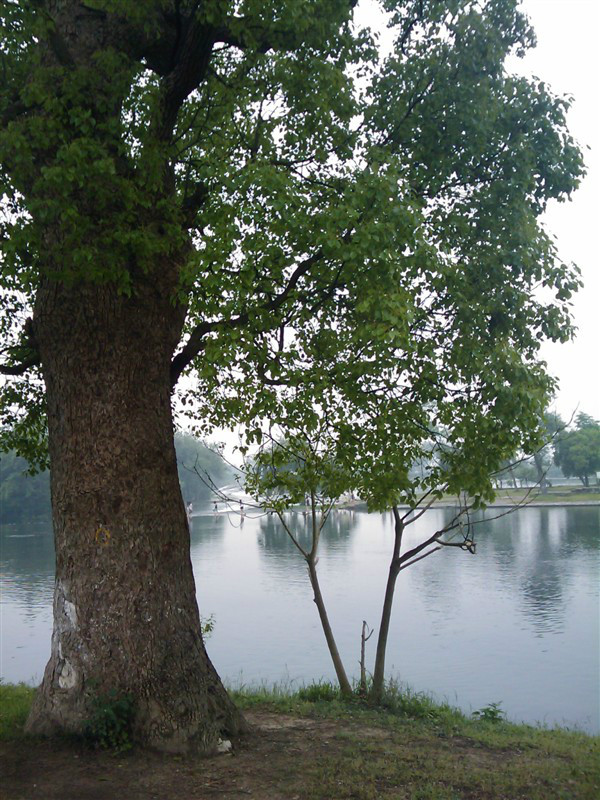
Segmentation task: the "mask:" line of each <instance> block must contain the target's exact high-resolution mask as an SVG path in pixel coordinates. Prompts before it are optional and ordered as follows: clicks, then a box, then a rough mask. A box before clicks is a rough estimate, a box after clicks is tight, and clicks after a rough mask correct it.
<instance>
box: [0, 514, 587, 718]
mask: <svg viewBox="0 0 600 800" xmlns="http://www.w3.org/2000/svg"><path fill="white" fill-rule="evenodd" d="M451 513H452V512H451V511H450V510H449V509H432V510H430V511H428V512H427V513H426V514H425V515H424V516H423V517H422V518H421V519H419V520H418V521H416V522H415V523H414V524H413V525H411V526H410V527H409V528H408V529H407V531H406V533H405V545H404V546H405V547H406V548H408V547H409V546H411V545H412V544H416V543H417V542H418V541H420V540H421V539H422V538H424V537H425V536H427V535H428V533H431V532H433V531H434V530H437V529H438V528H439V527H440V526H441V525H442V524H443V521H444V520H445V519H447V518H448V516H449V515H450V514H451ZM498 513H499V511H498V510H488V512H487V516H488V517H490V516H493V515H497V514H498ZM288 519H289V521H290V524H291V525H294V526H295V527H296V529H297V530H298V531H299V537H300V539H301V541H303V542H305V543H308V536H309V532H308V527H307V521H306V519H305V518H304V517H303V515H302V514H290V515H289V517H288ZM480 519H483V521H482V522H481V524H479V525H477V526H476V540H477V554H476V555H471V554H469V553H466V552H463V551H461V550H459V549H458V548H445V549H443V550H441V551H440V552H437V553H435V554H434V555H432V556H430V557H428V558H426V559H424V560H423V561H421V562H419V563H418V564H415V565H414V566H411V567H410V568H408V569H406V570H404V571H403V572H401V573H400V576H399V579H398V584H397V588H396V596H395V600H394V611H393V616H392V623H391V628H390V639H389V644H388V655H387V662H386V667H387V669H386V671H387V674H388V675H391V676H393V677H395V678H396V679H398V680H399V681H401V682H403V683H406V684H408V685H410V686H411V687H412V688H413V689H414V690H417V691H427V692H429V693H431V694H433V695H434V696H435V697H436V698H438V699H446V700H448V701H449V702H450V703H451V704H453V705H458V706H459V707H461V708H462V709H464V710H465V711H467V712H470V711H472V710H475V709H479V708H481V707H483V706H485V705H488V704H489V703H492V702H501V703H502V706H501V707H502V709H503V710H504V711H505V712H506V713H507V715H508V717H509V718H510V719H512V720H515V721H526V722H530V723H542V724H547V725H554V724H561V725H567V726H571V727H577V728H580V729H583V730H586V731H589V732H598V731H599V729H600V720H599V702H600V701H599V692H600V688H599V684H600V646H599V634H600V619H599V617H600V609H599V581H598V578H599V575H600V546H599V545H600V508H598V507H551V508H526V509H521V510H519V511H518V512H516V513H514V514H510V515H508V516H503V517H502V518H500V519H495V520H489V519H485V518H481V517H480ZM0 543H1V552H0V559H1V562H2V571H3V574H4V580H3V593H2V646H1V666H0V675H1V676H2V678H3V679H4V680H5V681H20V680H24V681H27V682H29V683H34V682H38V681H39V680H40V678H41V675H42V674H43V670H44V666H45V663H46V660H47V658H48V655H49V649H50V634H51V627H52V590H53V570H54V552H53V545H52V537H51V536H50V535H49V534H48V529H47V525H43V524H39V523H37V524H33V523H32V524H31V525H28V526H23V525H21V526H5V527H4V528H3V529H2V532H1V540H0ZM392 544H393V521H392V518H391V515H390V514H386V515H378V514H367V513H365V512H361V511H336V512H334V513H333V514H332V515H331V518H330V520H329V521H328V523H327V525H326V527H325V529H324V533H323V537H322V543H321V547H320V560H319V574H320V580H321V587H322V591H323V594H324V597H325V600H326V603H327V606H328V609H329V614H330V618H331V622H332V626H333V629H334V632H335V634H336V637H337V639H338V646H339V649H340V652H341V654H342V657H343V659H344V661H345V663H346V668H347V670H348V671H349V672H350V673H352V674H353V675H354V676H356V675H357V673H358V659H359V653H360V630H361V624H362V620H363V619H364V620H366V621H367V622H368V623H369V625H371V626H372V627H375V628H376V627H377V625H378V621H379V616H380V613H381V601H382V598H383V592H384V588H385V580H386V577H387V570H388V564H389V558H390V554H391V548H392ZM191 554H192V562H193V565H194V572H195V576H196V583H197V588H198V600H199V604H200V613H201V614H202V616H203V617H209V616H211V615H213V616H214V621H215V626H214V631H213V632H212V634H211V636H210V638H209V639H208V642H207V647H208V651H209V654H210V656H211V658H212V660H213V662H214V664H215V666H216V668H217V670H218V672H219V674H220V675H221V676H222V677H223V678H224V679H225V680H226V681H227V683H228V684H230V685H233V686H237V685H240V684H247V685H248V684H249V685H256V684H260V683H265V684H267V685H270V684H273V683H275V682H278V683H281V684H283V685H285V686H288V687H292V688H293V687H296V686H299V685H301V684H303V683H306V682H310V681H313V680H318V679H321V678H322V679H331V678H333V677H334V672H333V668H332V666H331V664H330V661H329V655H328V652H327V649H326V645H325V640H324V637H323V634H322V631H321V628H320V624H319V619H318V615H317V610H316V607H315V605H314V603H313V602H312V594H311V589H310V585H309V582H308V576H307V573H306V568H305V566H304V562H303V560H302V558H301V556H300V554H299V553H298V552H297V550H296V549H295V547H294V545H293V544H292V543H291V541H290V540H289V539H288V538H287V536H286V534H285V532H284V531H283V530H282V528H281V525H280V523H279V521H278V520H277V518H276V517H274V516H268V515H267V516H262V515H257V516H256V517H254V516H253V514H252V513H249V514H247V515H246V517H245V518H244V519H243V520H241V519H240V517H239V515H238V514H233V513H231V514H226V513H220V514H213V513H212V512H211V511H210V510H209V509H206V511H205V512H204V513H202V512H200V513H199V514H198V515H197V516H195V517H194V518H193V520H192V547H191ZM374 653H375V635H374V636H373V637H372V639H371V640H370V641H369V642H368V643H367V659H368V664H367V666H370V667H372V664H373V658H374Z"/></svg>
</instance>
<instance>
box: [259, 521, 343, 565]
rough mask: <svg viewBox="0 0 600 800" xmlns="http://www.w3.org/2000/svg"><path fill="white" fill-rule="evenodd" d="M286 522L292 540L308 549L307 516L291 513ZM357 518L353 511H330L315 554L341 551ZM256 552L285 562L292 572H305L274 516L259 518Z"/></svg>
mask: <svg viewBox="0 0 600 800" xmlns="http://www.w3.org/2000/svg"><path fill="white" fill-rule="evenodd" d="M286 521H287V523H288V525H289V526H290V529H291V530H292V532H293V533H294V534H295V536H296V541H297V542H298V544H299V545H300V547H302V548H303V550H305V551H308V550H310V548H311V546H312V527H311V518H310V515H309V514H306V515H304V514H303V513H302V512H301V511H300V512H298V511H291V512H287V514H286ZM357 522H358V520H357V516H356V514H355V513H354V512H353V511H332V513H331V514H330V515H329V519H328V520H327V522H326V523H325V526H324V528H323V531H322V532H321V539H320V541H319V553H320V555H321V556H322V557H323V556H326V555H327V551H328V550H333V549H335V550H336V552H338V553H339V552H344V551H346V550H347V549H348V546H349V544H350V538H351V532H352V531H353V530H354V529H355V528H356V527H357ZM258 543H259V546H260V552H261V553H263V554H264V555H265V556H266V558H268V559H273V560H277V562H279V563H281V562H285V565H286V569H289V570H291V571H294V572H296V573H298V572H301V573H302V574H303V575H304V573H305V572H306V563H305V561H304V559H303V558H302V556H301V554H300V553H299V552H298V550H297V548H296V546H295V545H294V543H293V542H292V540H291V539H290V537H289V536H288V535H287V533H286V532H285V530H284V529H283V525H282V524H281V522H280V521H279V518H278V517H277V514H267V515H265V516H264V517H261V519H260V529H259V535H258Z"/></svg>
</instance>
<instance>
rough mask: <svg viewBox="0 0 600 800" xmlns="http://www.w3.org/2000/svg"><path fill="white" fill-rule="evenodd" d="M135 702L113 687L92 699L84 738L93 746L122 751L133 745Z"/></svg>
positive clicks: (129, 696)
mask: <svg viewBox="0 0 600 800" xmlns="http://www.w3.org/2000/svg"><path fill="white" fill-rule="evenodd" d="M134 714H135V702H134V699H133V697H132V696H131V695H128V694H121V693H119V692H117V691H116V690H115V689H112V690H111V691H109V692H107V693H106V694H99V695H97V696H95V697H94V698H93V700H92V715H91V717H90V718H89V720H88V721H87V722H86V725H85V728H84V737H85V739H86V740H87V741H88V742H90V743H91V744H93V745H94V746H95V747H101V748H103V749H104V750H114V751H115V752H116V753H122V752H124V751H125V750H130V749H131V747H132V746H133V717H134Z"/></svg>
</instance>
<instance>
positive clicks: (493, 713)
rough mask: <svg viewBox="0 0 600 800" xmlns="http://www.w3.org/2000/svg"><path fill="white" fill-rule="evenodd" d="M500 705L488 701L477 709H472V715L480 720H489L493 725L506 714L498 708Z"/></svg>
mask: <svg viewBox="0 0 600 800" xmlns="http://www.w3.org/2000/svg"><path fill="white" fill-rule="evenodd" d="M501 705H502V704H501V703H489V704H488V705H487V706H483V708H480V709H479V710H478V711H474V712H473V717H474V718H475V719H478V720H480V721H481V722H491V723H492V724H494V725H495V724H497V723H498V722H502V721H503V720H504V719H505V716H506V715H505V714H504V711H502V709H501V708H500V706H501Z"/></svg>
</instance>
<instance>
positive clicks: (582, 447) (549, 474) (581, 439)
mask: <svg viewBox="0 0 600 800" xmlns="http://www.w3.org/2000/svg"><path fill="white" fill-rule="evenodd" d="M544 427H545V429H546V434H547V439H548V443H547V444H546V445H545V446H544V447H543V448H541V449H540V450H538V451H537V452H536V453H534V454H533V455H527V456H523V457H521V458H519V457H515V458H514V459H509V460H507V461H506V462H505V465H504V469H503V470H502V471H501V472H500V473H498V476H497V477H498V479H500V480H502V481H509V482H510V483H512V484H513V485H514V486H515V487H516V486H517V481H521V482H523V481H526V482H527V483H529V482H532V483H538V484H539V485H540V487H541V489H542V491H545V490H546V489H547V486H548V485H549V481H548V478H550V479H551V480H554V479H555V477H557V476H558V470H557V468H558V469H560V471H561V472H562V474H563V475H564V476H565V478H572V477H573V478H579V480H580V481H581V483H582V484H583V486H585V487H589V486H590V485H592V484H594V483H597V482H598V481H597V473H598V472H600V423H599V422H598V421H597V420H595V419H594V418H593V417H591V416H590V415H589V414H585V413H584V412H580V413H579V414H577V416H576V417H575V421H574V423H573V424H568V423H565V422H564V420H562V419H561V417H560V416H559V415H558V414H555V413H554V412H548V413H547V414H546V415H545V418H544Z"/></svg>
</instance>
